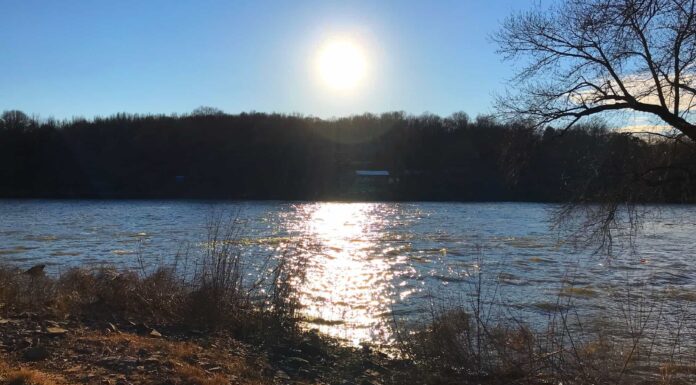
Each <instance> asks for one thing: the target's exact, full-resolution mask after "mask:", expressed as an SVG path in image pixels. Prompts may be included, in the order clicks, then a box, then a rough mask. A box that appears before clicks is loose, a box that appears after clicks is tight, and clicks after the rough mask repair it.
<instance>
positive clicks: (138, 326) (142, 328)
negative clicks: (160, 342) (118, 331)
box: [134, 322, 153, 334]
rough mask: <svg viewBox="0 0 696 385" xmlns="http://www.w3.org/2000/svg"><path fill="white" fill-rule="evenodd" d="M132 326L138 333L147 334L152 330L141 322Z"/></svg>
mask: <svg viewBox="0 0 696 385" xmlns="http://www.w3.org/2000/svg"><path fill="white" fill-rule="evenodd" d="M134 327H135V332H136V333H138V334H148V333H150V331H151V330H153V329H151V328H150V327H148V326H147V325H145V324H144V323H142V322H140V323H137V324H135V325H134Z"/></svg>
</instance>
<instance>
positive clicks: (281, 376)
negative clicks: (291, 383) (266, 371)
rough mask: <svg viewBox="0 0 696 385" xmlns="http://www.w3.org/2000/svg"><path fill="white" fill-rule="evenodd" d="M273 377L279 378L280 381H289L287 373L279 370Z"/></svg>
mask: <svg viewBox="0 0 696 385" xmlns="http://www.w3.org/2000/svg"><path fill="white" fill-rule="evenodd" d="M275 377H276V378H279V379H281V380H289V379H290V376H288V374H287V373H285V372H284V371H282V370H280V369H279V370H278V371H276V372H275Z"/></svg>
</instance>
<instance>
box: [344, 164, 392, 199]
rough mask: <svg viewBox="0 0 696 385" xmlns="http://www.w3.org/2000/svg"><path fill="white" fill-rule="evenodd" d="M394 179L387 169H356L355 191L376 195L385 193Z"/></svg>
mask: <svg viewBox="0 0 696 385" xmlns="http://www.w3.org/2000/svg"><path fill="white" fill-rule="evenodd" d="M392 183H394V179H393V178H392V177H391V175H390V174H389V171H387V170H355V179H354V180H353V189H352V190H353V193H355V194H358V195H360V196H366V197H374V196H378V195H382V194H384V192H386V191H387V189H388V187H389V185H390V184H392Z"/></svg>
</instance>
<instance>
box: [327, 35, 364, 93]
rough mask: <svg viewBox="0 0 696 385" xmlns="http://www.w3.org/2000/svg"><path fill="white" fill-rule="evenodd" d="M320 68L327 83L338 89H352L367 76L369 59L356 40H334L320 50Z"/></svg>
mask: <svg viewBox="0 0 696 385" xmlns="http://www.w3.org/2000/svg"><path fill="white" fill-rule="evenodd" d="M318 69H319V75H320V76H321V78H322V80H323V81H324V83H326V85H328V86H330V87H331V88H333V89H336V90H350V89H354V88H355V87H357V86H358V85H360V82H361V81H362V80H363V79H364V78H365V75H366V72H367V59H366V57H365V54H364V51H363V50H362V48H361V47H360V46H359V45H358V44H356V43H355V42H353V41H350V40H332V41H330V42H328V43H326V44H325V45H324V46H323V47H322V48H321V50H320V51H319V56H318Z"/></svg>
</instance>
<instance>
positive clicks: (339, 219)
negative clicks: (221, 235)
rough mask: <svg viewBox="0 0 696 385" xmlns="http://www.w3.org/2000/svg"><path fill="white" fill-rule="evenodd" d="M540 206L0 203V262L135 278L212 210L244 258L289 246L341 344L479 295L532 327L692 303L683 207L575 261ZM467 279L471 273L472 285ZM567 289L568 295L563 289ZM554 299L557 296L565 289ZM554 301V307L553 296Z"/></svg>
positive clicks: (313, 319)
mask: <svg viewBox="0 0 696 385" xmlns="http://www.w3.org/2000/svg"><path fill="white" fill-rule="evenodd" d="M552 208H553V206H551V205H546V204H520V203H490V204H488V203H486V204H479V203H471V204H470V203H327V202H306V203H304V202H240V203H229V202H225V203H201V202H189V201H38V200H7V201H0V262H4V263H11V264H15V265H19V266H23V267H27V266H31V265H33V264H36V263H45V264H47V265H48V266H49V267H48V269H49V271H50V272H51V273H59V272H60V271H64V270H66V269H68V268H69V267H72V266H84V265H100V264H111V265H117V266H122V267H132V268H136V267H139V266H140V263H141V262H143V261H144V262H145V263H146V264H148V265H154V264H157V263H160V262H162V261H165V262H166V261H171V259H172V258H173V257H174V255H176V254H177V252H180V251H181V250H182V249H185V248H186V247H188V249H189V251H190V252H192V253H197V252H199V251H200V250H202V248H203V247H205V244H206V243H205V240H206V235H207V231H206V224H207V223H208V221H209V219H210V217H211V215H212V213H214V212H217V213H220V212H227V213H231V214H234V215H238V217H239V223H240V229H241V231H240V238H241V239H242V241H243V242H241V244H242V245H243V246H244V249H243V252H244V253H246V254H247V255H249V256H250V257H251V258H252V259H258V260H262V259H264V258H266V257H268V256H278V255H280V254H282V253H283V251H284V250H286V249H287V248H288V247H291V248H292V249H293V250H294V251H296V252H298V254H300V255H302V256H303V257H304V259H305V261H306V263H307V265H306V277H305V280H304V281H303V283H302V284H301V287H300V299H301V302H302V304H303V305H304V310H303V311H304V313H305V315H306V316H307V317H308V319H309V320H310V322H309V323H310V324H309V327H314V328H317V329H319V330H320V331H322V332H325V333H328V334H330V335H333V336H335V337H339V338H343V339H345V340H346V341H348V342H349V343H352V344H359V343H360V342H363V341H373V342H383V343H388V342H389V341H390V340H391V338H392V328H391V325H392V320H393V316H396V317H399V318H406V319H409V318H413V319H416V318H418V317H420V316H422V315H425V314H428V313H429V311H430V309H431V307H432V306H439V305H440V304H443V303H447V302H450V301H454V302H456V301H460V302H461V301H467V300H468V298H470V296H471V293H472V291H473V290H474V287H475V284H476V282H477V281H478V277H479V276H481V277H484V278H483V281H484V282H485V288H484V297H485V298H486V300H487V301H488V302H491V303H497V304H503V305H504V306H505V307H506V308H507V309H509V312H510V314H513V313H514V315H515V316H516V317H520V318H523V319H525V320H530V322H534V320H535V319H536V320H542V319H543V318H544V317H545V316H546V315H547V311H548V310H549V308H552V307H553V306H554V304H556V303H557V301H558V300H559V298H560V297H559V293H560V292H562V291H563V290H565V291H566V292H567V293H570V294H572V297H573V301H574V303H575V304H576V305H577V306H578V309H579V311H580V313H583V314H594V313H597V312H601V311H605V310H606V309H607V308H612V307H617V306H620V305H621V298H623V297H622V293H625V292H626V291H627V288H636V289H635V290H642V291H648V292H650V293H658V294H664V295H665V296H666V297H667V298H669V299H670V301H674V304H673V305H674V307H675V308H679V309H681V310H682V311H683V310H684V309H687V310H688V311H693V309H694V304H696V286H695V283H696V282H695V279H696V275H695V273H696V268H694V262H695V261H696V259H695V258H694V241H693V239H694V238H693V235H692V234H693V231H694V229H696V207H692V206H673V207H662V208H661V210H660V211H661V215H660V217H659V218H658V217H654V218H651V219H650V220H648V221H647V222H646V223H645V227H644V232H643V234H642V235H641V236H640V238H638V241H637V243H636V247H635V250H634V252H628V251H623V252H622V251H618V252H617V253H616V255H613V256H612V257H611V258H608V257H606V256H596V255H595V256H593V255H591V254H590V253H588V252H583V251H578V250H576V249H575V248H574V247H573V246H572V245H570V244H567V243H565V242H563V239H562V238H559V237H558V235H557V234H556V233H554V232H552V231H550V230H549V218H550V209H552ZM479 274H480V275H479ZM570 285H572V287H573V289H572V290H571V291H568V290H567V288H568V287H569V286H570ZM564 288H565V289H564ZM564 298H565V297H564Z"/></svg>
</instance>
